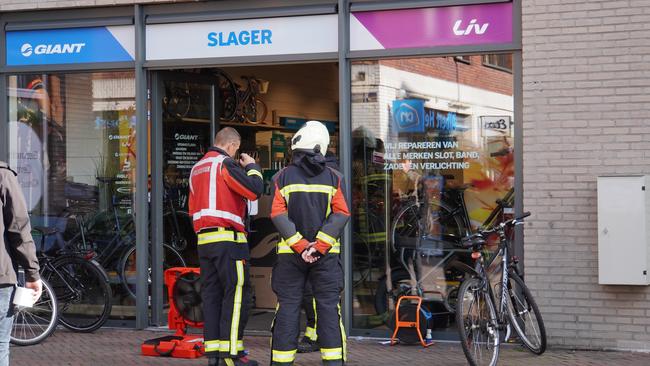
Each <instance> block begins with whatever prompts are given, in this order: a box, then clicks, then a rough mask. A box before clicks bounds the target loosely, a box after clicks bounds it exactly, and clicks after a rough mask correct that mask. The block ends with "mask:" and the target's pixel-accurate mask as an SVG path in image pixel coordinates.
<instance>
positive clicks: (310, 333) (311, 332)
mask: <svg viewBox="0 0 650 366" xmlns="http://www.w3.org/2000/svg"><path fill="white" fill-rule="evenodd" d="M305 337H307V338H309V339H311V340H312V341H316V339H317V338H316V337H317V336H316V329H314V328H312V327H307V328H306V329H305Z"/></svg>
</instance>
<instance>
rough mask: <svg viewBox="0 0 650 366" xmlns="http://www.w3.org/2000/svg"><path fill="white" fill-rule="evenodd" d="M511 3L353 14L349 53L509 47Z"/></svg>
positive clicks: (510, 39) (511, 38)
mask: <svg viewBox="0 0 650 366" xmlns="http://www.w3.org/2000/svg"><path fill="white" fill-rule="evenodd" d="M512 11H513V9H512V3H511V2H507V3H492V4H477V5H461V6H446V7H439V8H420V9H402V10H381V11H364V12H354V13H352V16H351V17H350V50H352V51H362V50H383V49H398V48H427V47H443V46H466V45H488V44H507V43H512V41H513V37H512V25H513V24H512Z"/></svg>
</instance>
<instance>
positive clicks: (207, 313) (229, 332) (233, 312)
mask: <svg viewBox="0 0 650 366" xmlns="http://www.w3.org/2000/svg"><path fill="white" fill-rule="evenodd" d="M198 251H199V264H200V266H201V299H202V300H203V318H204V321H205V323H204V328H203V334H204V340H205V342H204V344H205V353H206V355H207V356H208V357H220V358H238V357H241V356H243V355H244V353H243V352H244V343H243V335H244V328H245V327H246V322H247V321H248V314H249V311H250V307H251V305H252V304H251V286H250V278H249V266H250V265H249V264H248V258H249V251H248V245H247V244H246V243H235V242H224V241H220V242H215V243H206V244H202V245H199V249H198Z"/></svg>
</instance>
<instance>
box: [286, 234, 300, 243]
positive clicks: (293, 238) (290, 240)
mask: <svg viewBox="0 0 650 366" xmlns="http://www.w3.org/2000/svg"><path fill="white" fill-rule="evenodd" d="M300 239H302V234H300V233H299V232H296V233H295V234H293V235H292V236H291V237H290V238H287V240H285V242H286V243H287V245H289V246H292V245H294V244H296V243H297V242H299V241H300Z"/></svg>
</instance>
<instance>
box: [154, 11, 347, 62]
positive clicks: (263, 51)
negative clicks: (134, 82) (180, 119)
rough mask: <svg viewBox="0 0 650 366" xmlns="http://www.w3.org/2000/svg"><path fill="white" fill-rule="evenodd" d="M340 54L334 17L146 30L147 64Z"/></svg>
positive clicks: (179, 25) (158, 26)
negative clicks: (154, 62)
mask: <svg viewBox="0 0 650 366" xmlns="http://www.w3.org/2000/svg"><path fill="white" fill-rule="evenodd" d="M337 51H338V23H337V16H336V14H329V15H309V16H299V17H280V18H263V19H243V20H225V21H211V22H195V23H171V24H152V25H148V26H147V60H149V61H153V60H178V59H194V58H215V57H242V56H269V55H286V54H300V53H326V52H337Z"/></svg>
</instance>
